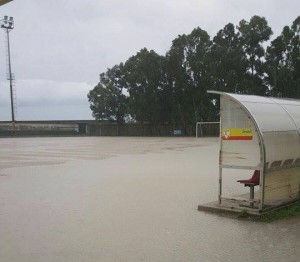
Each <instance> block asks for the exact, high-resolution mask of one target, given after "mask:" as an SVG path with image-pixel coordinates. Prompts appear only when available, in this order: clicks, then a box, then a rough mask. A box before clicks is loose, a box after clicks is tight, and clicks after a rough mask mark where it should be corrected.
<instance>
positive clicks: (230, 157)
mask: <svg viewBox="0 0 300 262" xmlns="http://www.w3.org/2000/svg"><path fill="white" fill-rule="evenodd" d="M208 93H213V94H219V95H220V96H221V99H220V110H221V111H220V118H221V137H220V138H221V143H220V168H221V169H222V168H241V169H252V170H260V174H261V175H260V200H259V203H260V209H262V208H263V204H264V203H268V204H269V203H274V201H279V200H284V199H285V200H292V199H296V198H297V197H299V193H300V192H299V188H300V100H296V99H280V98H272V97H261V96H254V95H240V94H231V93H223V92H218V91H208ZM220 192H221V190H220ZM220 195H221V193H220Z"/></svg>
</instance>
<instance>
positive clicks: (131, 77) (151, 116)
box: [124, 48, 163, 123]
mask: <svg viewBox="0 0 300 262" xmlns="http://www.w3.org/2000/svg"><path fill="white" fill-rule="evenodd" d="M162 63H163V57H161V56H159V55H158V54H157V53H155V52H154V51H153V50H151V51H148V50H147V49H146V48H144V49H142V50H140V52H138V53H137V54H136V55H135V56H132V57H130V58H129V59H128V60H127V61H126V63H125V65H124V70H125V71H124V72H125V80H126V89H127V91H128V93H129V99H128V106H129V112H130V114H131V115H132V116H133V117H134V118H135V120H137V121H139V122H149V123H159V122H161V121H162V119H161V104H160V102H161V99H160V95H161V93H162V90H163V82H162V75H163V74H162Z"/></svg>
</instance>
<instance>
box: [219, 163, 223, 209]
mask: <svg viewBox="0 0 300 262" xmlns="http://www.w3.org/2000/svg"><path fill="white" fill-rule="evenodd" d="M221 202H222V167H220V168H219V205H221Z"/></svg>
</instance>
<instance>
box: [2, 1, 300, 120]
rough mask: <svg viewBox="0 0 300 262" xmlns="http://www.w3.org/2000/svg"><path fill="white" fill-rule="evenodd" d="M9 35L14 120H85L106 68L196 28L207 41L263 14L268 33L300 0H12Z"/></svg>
mask: <svg viewBox="0 0 300 262" xmlns="http://www.w3.org/2000/svg"><path fill="white" fill-rule="evenodd" d="M4 15H8V16H13V17H14V21H15V29H14V30H13V31H12V32H11V33H10V39H11V58H12V59H11V60H12V71H13V73H15V76H16V90H17V104H18V113H17V116H16V119H17V120H55V119H57V120H58V119H66V120H67V119H92V114H91V111H90V109H89V103H88V100H87V93H88V91H89V90H90V89H92V88H93V87H94V86H95V85H96V84H97V82H98V79H99V73H101V72H104V71H106V69H107V68H110V67H112V66H114V65H116V64H119V63H120V62H125V61H126V60H127V59H128V58H129V57H130V56H132V55H134V54H136V53H137V52H138V51H139V50H140V49H142V48H143V47H146V48H148V49H153V50H154V51H156V52H157V53H159V54H161V55H164V54H165V53H166V52H167V51H168V50H169V48H170V46H171V43H172V40H173V39H174V38H176V37H177V36H178V35H181V34H189V33H190V32H191V31H192V30H193V29H194V28H195V27H198V26H199V27H200V28H202V29H203V30H206V31H207V32H208V34H209V35H210V36H211V38H212V37H214V35H215V34H216V33H217V32H218V31H219V30H220V29H222V28H223V27H224V25H226V24H227V23H229V22H232V23H233V24H235V25H237V24H238V22H239V21H240V20H242V19H246V20H247V21H249V19H250V18H251V17H252V16H253V15H260V16H264V17H265V18H266V19H267V21H268V23H269V25H270V26H271V28H272V29H273V32H274V36H277V35H278V34H280V33H281V31H282V28H283V27H284V26H285V25H291V24H292V22H293V21H294V20H295V18H296V17H297V16H299V15H300V1H299V0H289V1H287V0H248V1H246V0H244V1H243V0H206V1H204V0H85V1H83V0H48V1H47V0H14V1H13V2H10V3H8V4H6V5H4V6H1V7H0V17H3V16H4ZM5 52H6V48H5V33H4V31H3V30H2V31H1V32H0V121H2V120H10V119H11V112H10V95H9V83H8V81H7V80H6V73H7V69H6V67H7V66H6V53H5Z"/></svg>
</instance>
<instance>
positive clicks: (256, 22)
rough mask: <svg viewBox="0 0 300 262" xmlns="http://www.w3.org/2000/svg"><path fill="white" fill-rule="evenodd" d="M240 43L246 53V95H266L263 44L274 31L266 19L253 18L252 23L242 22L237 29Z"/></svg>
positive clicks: (244, 59) (244, 82) (244, 80)
mask: <svg viewBox="0 0 300 262" xmlns="http://www.w3.org/2000/svg"><path fill="white" fill-rule="evenodd" d="M237 29H238V31H239V42H240V45H241V48H242V50H243V52H244V57H243V61H244V62H245V63H246V72H245V74H244V77H243V82H242V85H243V89H244V93H248V94H256V95H266V93H267V92H268V86H267V84H266V82H265V48H264V46H263V44H264V43H265V42H266V41H268V40H269V39H270V37H271V35H272V33H273V32H272V30H271V28H270V27H269V26H268V23H267V21H266V19H265V18H264V17H259V16H253V17H252V18H251V19H250V22H247V21H246V20H241V21H240V23H239V26H238V27H237Z"/></svg>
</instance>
